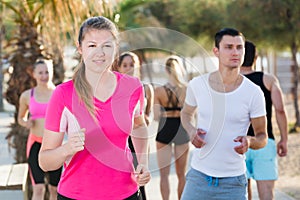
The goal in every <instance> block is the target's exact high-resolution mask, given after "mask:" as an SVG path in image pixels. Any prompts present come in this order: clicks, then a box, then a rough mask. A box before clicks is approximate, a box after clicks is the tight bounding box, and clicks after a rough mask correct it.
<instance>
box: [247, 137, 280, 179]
mask: <svg viewBox="0 0 300 200" xmlns="http://www.w3.org/2000/svg"><path fill="white" fill-rule="evenodd" d="M246 166H247V178H253V179H254V180H258V181H263V180H277V179H278V163H277V153H276V144H275V141H274V140H273V139H268V144H267V145H266V146H265V147H264V148H262V149H258V150H253V149H249V150H248V152H247V153H246Z"/></svg>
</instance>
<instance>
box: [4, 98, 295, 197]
mask: <svg viewBox="0 0 300 200" xmlns="http://www.w3.org/2000/svg"><path fill="white" fill-rule="evenodd" d="M4 107H5V112H0V165H4V164H11V163H14V162H15V161H14V159H13V156H14V150H13V149H9V147H8V144H7V140H6V139H5V136H6V135H7V133H8V132H9V130H10V127H9V126H10V124H11V123H13V113H14V107H13V106H11V105H9V104H8V103H7V102H6V101H5V100H4ZM156 130H157V123H155V122H154V123H152V124H151V125H150V126H149V133H150V138H149V139H150V157H149V169H150V170H151V175H152V179H151V181H150V182H149V183H148V184H147V185H146V194H147V199H148V200H161V199H162V198H161V195H160V189H159V188H160V186H159V185H160V184H159V169H158V166H157V162H156V148H155V132H156ZM189 166H190V165H189ZM0 179H1V177H0ZM169 182H170V191H171V192H170V193H171V194H170V200H176V199H178V198H177V189H176V188H177V183H178V181H177V178H176V173H175V170H174V165H173V164H172V165H171V172H170V179H169ZM252 182H253V183H252V184H253V185H252V188H253V200H258V199H259V198H258V195H257V189H256V185H255V182H254V181H252ZM0 196H1V198H0V199H3V200H18V199H22V193H21V192H20V191H0ZM275 199H276V200H295V199H294V198H292V197H290V196H289V195H287V194H285V193H284V192H282V191H280V190H278V189H276V188H275Z"/></svg>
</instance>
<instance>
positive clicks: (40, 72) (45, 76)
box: [33, 64, 52, 85]
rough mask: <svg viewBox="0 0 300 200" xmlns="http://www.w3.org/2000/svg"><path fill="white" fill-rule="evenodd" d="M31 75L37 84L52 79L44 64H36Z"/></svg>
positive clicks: (45, 82)
mask: <svg viewBox="0 0 300 200" xmlns="http://www.w3.org/2000/svg"><path fill="white" fill-rule="evenodd" d="M33 77H34V78H35V80H36V82H37V84H38V85H39V84H47V83H48V82H49V81H51V79H52V72H50V71H49V69H48V66H47V65H46V64H37V65H36V66H35V68H34V70H33Z"/></svg>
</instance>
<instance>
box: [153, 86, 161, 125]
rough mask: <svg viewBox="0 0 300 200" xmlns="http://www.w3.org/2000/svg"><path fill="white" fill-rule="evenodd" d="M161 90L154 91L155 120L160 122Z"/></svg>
mask: <svg viewBox="0 0 300 200" xmlns="http://www.w3.org/2000/svg"><path fill="white" fill-rule="evenodd" d="M160 90H161V89H160V88H159V87H158V88H155V90H154V105H153V112H154V120H155V121H159V118H160V114H161V113H160V107H161V102H160V92H161V91H160Z"/></svg>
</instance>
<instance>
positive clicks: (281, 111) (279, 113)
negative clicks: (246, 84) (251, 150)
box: [267, 75, 288, 156]
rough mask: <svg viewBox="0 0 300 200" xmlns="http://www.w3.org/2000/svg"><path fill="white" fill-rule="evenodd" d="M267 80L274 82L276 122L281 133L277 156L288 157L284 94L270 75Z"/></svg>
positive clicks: (272, 89)
mask: <svg viewBox="0 0 300 200" xmlns="http://www.w3.org/2000/svg"><path fill="white" fill-rule="evenodd" d="M267 78H269V79H271V80H273V81H272V84H271V88H270V91H271V98H272V103H273V106H274V109H275V115H276V121H277V125H278V128H279V132H280V141H279V142H278V144H277V154H278V155H279V156H286V155H287V151H288V150H287V141H288V125H287V124H288V123H287V116H286V112H285V108H284V102H283V97H282V92H281V89H280V86H279V83H278V80H277V79H276V78H275V77H274V76H271V75H269V76H268V77H267Z"/></svg>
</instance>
